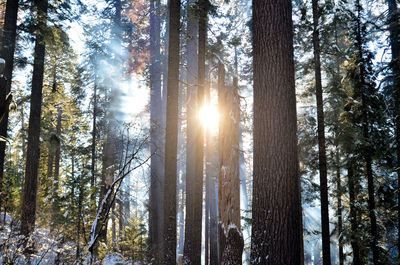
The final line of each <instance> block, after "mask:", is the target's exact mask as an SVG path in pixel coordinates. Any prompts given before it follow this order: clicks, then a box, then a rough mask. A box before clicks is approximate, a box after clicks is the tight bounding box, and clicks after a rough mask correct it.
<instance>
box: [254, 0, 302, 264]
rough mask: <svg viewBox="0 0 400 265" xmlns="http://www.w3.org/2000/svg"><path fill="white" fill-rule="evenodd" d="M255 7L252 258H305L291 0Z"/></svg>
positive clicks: (296, 261)
mask: <svg viewBox="0 0 400 265" xmlns="http://www.w3.org/2000/svg"><path fill="white" fill-rule="evenodd" d="M252 8H253V19H252V30H253V37H252V38H253V40H252V42H253V71H254V138H253V139H254V149H253V150H254V162H253V165H254V166H253V170H254V173H253V174H254V179H253V207H252V209H253V213H252V238H251V263H252V264H301V261H302V255H303V252H302V221H301V200H300V179H299V174H298V161H297V138H296V97H295V83H294V60H293V31H292V13H291V11H292V4H291V1H288V0H286V1H280V2H279V3H278V2H276V1H270V0H267V1H253V7H252ZM278 231H279V232H278ZM288 253H290V255H289V254H288Z"/></svg>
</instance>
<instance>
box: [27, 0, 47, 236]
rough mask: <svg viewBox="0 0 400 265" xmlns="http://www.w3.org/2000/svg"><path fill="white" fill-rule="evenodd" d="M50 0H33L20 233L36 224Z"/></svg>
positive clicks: (29, 229) (28, 231) (28, 232)
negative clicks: (46, 34) (26, 140)
mask: <svg viewBox="0 0 400 265" xmlns="http://www.w3.org/2000/svg"><path fill="white" fill-rule="evenodd" d="M47 8H48V1H47V0H36V1H34V10H35V11H36V16H37V25H36V34H35V38H36V39H35V55H34V56H35V59H34V64H33V74H32V94H31V109H30V116H29V129H28V147H27V158H26V169H25V181H24V188H23V199H22V212H21V234H22V235H24V236H25V237H28V236H29V235H30V233H31V232H32V231H33V229H34V227H35V215H36V195H37V181H38V164H39V155H40V150H39V136H40V114H41V104H42V89H43V71H44V57H45V44H44V35H45V30H46V21H47Z"/></svg>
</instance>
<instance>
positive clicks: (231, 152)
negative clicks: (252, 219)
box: [218, 62, 243, 265]
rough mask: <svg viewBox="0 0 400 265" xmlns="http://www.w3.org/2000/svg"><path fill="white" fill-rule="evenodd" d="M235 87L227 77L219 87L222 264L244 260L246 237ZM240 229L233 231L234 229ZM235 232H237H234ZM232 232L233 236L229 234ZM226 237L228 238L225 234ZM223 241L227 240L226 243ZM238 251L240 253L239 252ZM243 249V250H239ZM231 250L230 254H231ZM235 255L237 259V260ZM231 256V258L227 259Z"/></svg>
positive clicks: (238, 109) (221, 67)
mask: <svg viewBox="0 0 400 265" xmlns="http://www.w3.org/2000/svg"><path fill="white" fill-rule="evenodd" d="M218 72H219V74H218V75H219V76H220V77H223V76H224V72H225V70H224V67H223V65H222V63H221V62H220V63H219V64H218ZM234 85H235V87H226V86H225V85H224V83H223V78H222V80H221V83H220V87H219V88H220V89H219V90H218V105H219V113H220V121H219V139H218V143H219V155H218V159H219V181H218V209H219V211H218V213H219V229H221V232H220V233H219V235H220V236H221V238H220V242H221V243H220V246H221V253H220V255H222V256H221V257H222V258H221V264H238V265H240V264H242V251H243V247H241V248H240V246H242V245H243V242H242V243H240V242H233V241H232V240H233V239H237V240H240V241H243V236H242V235H241V232H240V231H241V229H240V174H239V121H240V113H239V112H240V108H239V96H238V93H237V79H236V77H235V81H234ZM235 229H236V230H237V233H236V232H232V231H231V230H235ZM232 233H233V234H232ZM230 235H232V237H231V238H230V239H228V237H229V236H230ZM222 237H225V238H222ZM222 242H225V244H223V243H222ZM236 252H238V253H236ZM239 252H240V253H239ZM227 253H229V254H227ZM234 257H236V258H237V259H236V260H235V259H234ZM227 258H229V259H227Z"/></svg>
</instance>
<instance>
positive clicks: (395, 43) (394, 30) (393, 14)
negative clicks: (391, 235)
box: [388, 0, 400, 259]
mask: <svg viewBox="0 0 400 265" xmlns="http://www.w3.org/2000/svg"><path fill="white" fill-rule="evenodd" d="M388 7H389V13H388V19H389V23H390V26H389V30H390V46H391V51H392V62H391V67H392V71H393V77H394V78H393V101H394V122H395V126H396V139H395V141H396V156H397V163H396V167H397V170H396V172H397V183H400V87H399V86H400V61H399V57H400V50H399V36H398V30H399V23H398V21H397V19H398V10H397V3H396V0H388ZM397 231H398V236H397V249H400V185H398V187H397ZM398 259H400V251H398Z"/></svg>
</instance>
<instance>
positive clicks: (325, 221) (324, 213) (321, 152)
mask: <svg viewBox="0 0 400 265" xmlns="http://www.w3.org/2000/svg"><path fill="white" fill-rule="evenodd" d="M312 9H313V47H314V71H315V95H316V98H317V116H318V157H319V179H320V184H319V187H320V188H319V189H320V199H321V226H322V258H323V263H324V265H330V264H331V242H330V235H329V234H330V231H329V202H328V176H327V166H326V146H325V121H324V102H323V98H322V81H321V59H320V56H321V55H320V54H321V47H320V40H319V30H318V27H319V22H318V20H319V13H320V10H319V6H318V0H313V1H312Z"/></svg>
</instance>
